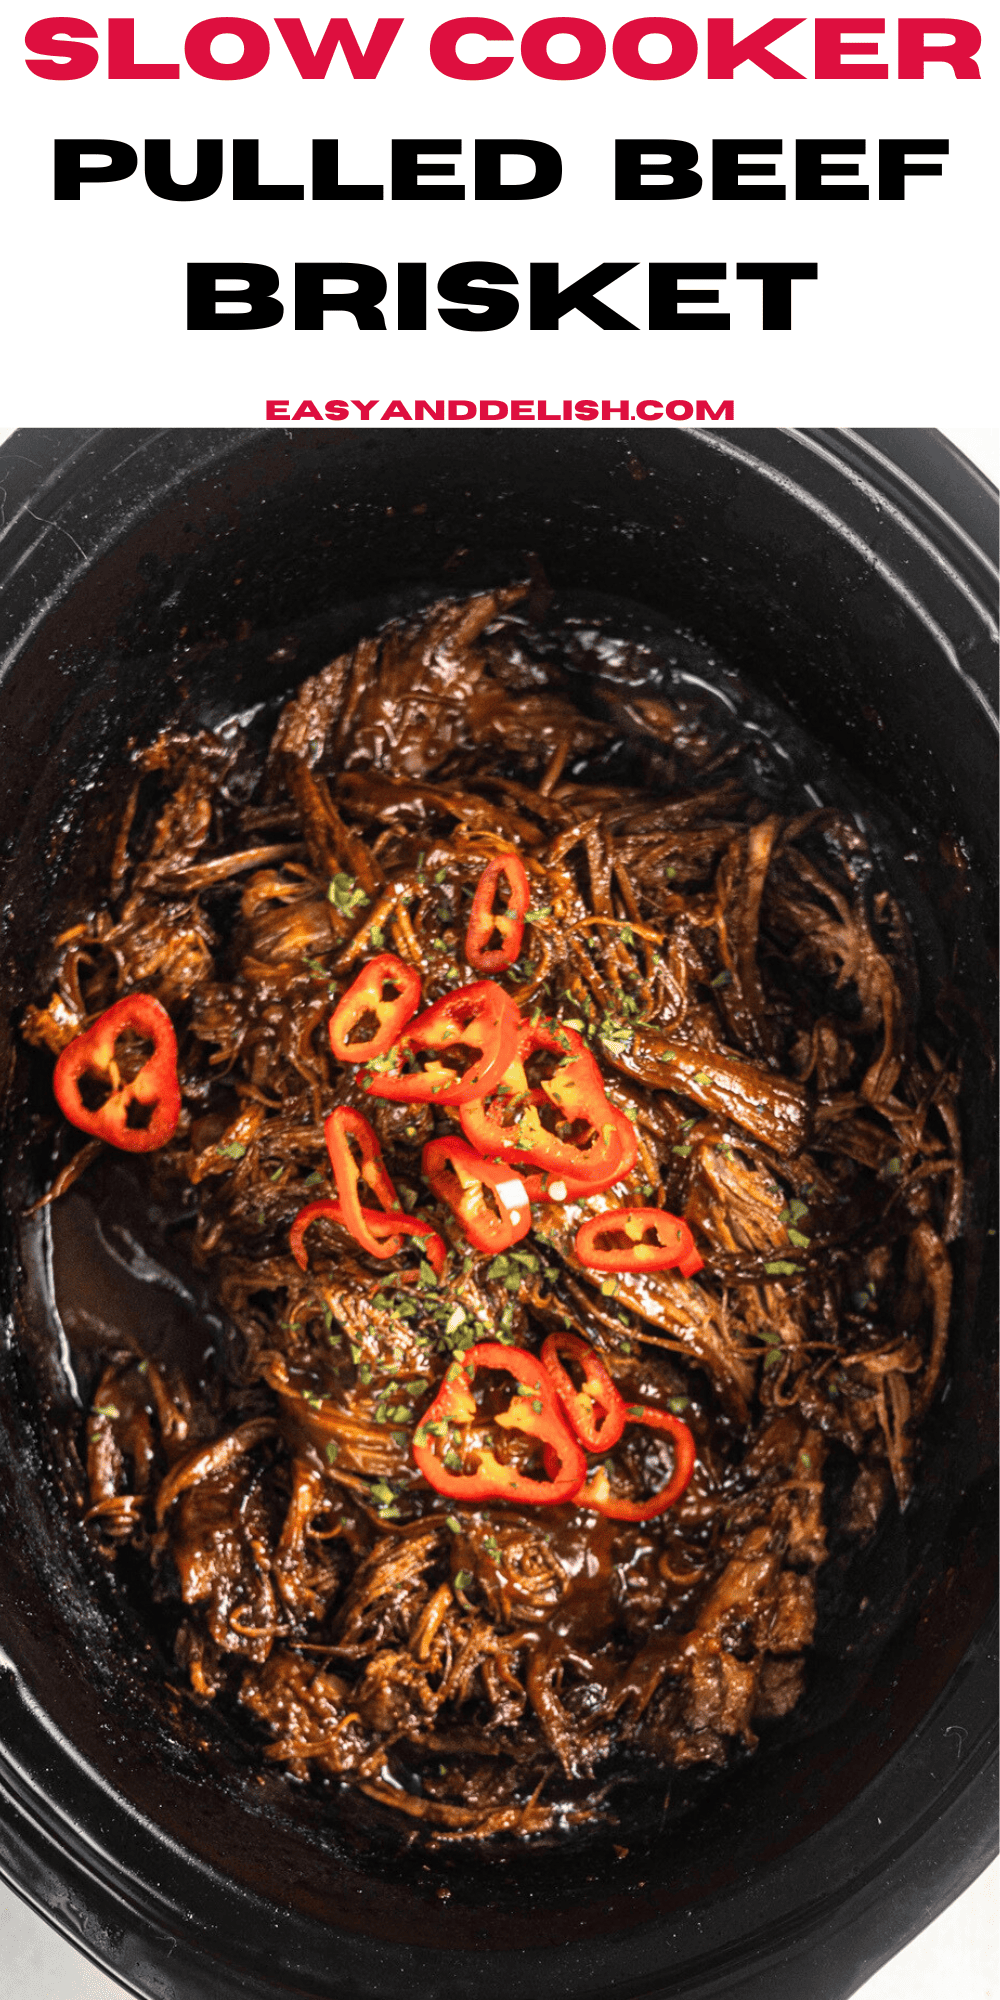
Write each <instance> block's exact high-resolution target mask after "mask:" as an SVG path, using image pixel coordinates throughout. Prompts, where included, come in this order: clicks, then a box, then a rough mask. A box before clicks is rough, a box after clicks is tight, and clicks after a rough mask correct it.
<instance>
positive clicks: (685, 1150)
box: [670, 1146, 693, 1160]
mask: <svg viewBox="0 0 1000 2000" xmlns="http://www.w3.org/2000/svg"><path fill="white" fill-rule="evenodd" d="M670 1150H671V1152H672V1153H679V1154H680V1157H681V1159H682V1160H686V1159H687V1157H688V1154H689V1153H691V1152H692V1151H693V1148H692V1147H691V1146H671V1148H670Z"/></svg>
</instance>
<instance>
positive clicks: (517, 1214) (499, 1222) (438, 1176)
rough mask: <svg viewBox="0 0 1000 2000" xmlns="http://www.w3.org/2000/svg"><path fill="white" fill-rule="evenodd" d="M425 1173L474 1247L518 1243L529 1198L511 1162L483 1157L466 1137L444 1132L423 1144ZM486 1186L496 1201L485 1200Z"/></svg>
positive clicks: (527, 1222) (492, 1249)
mask: <svg viewBox="0 0 1000 2000" xmlns="http://www.w3.org/2000/svg"><path fill="white" fill-rule="evenodd" d="M421 1164H422V1166H423V1170H424V1178H425V1179H426V1180H427V1181H429V1182H430V1185H431V1187H432V1189H433V1191H434V1193H435V1194H436V1195H437V1197H438V1200H439V1201H443V1202H444V1204H445V1206H446V1207H447V1208H450V1209H451V1212H452V1214H453V1215H455V1216H457V1218H458V1220H459V1222H460V1223H461V1225H462V1228H463V1230H464V1231H465V1234H466V1237H467V1238H468V1240H469V1242H470V1243H471V1244H472V1246H473V1248H474V1249H476V1250H486V1251H488V1252H489V1254H490V1256H494V1257H495V1256H496V1255H497V1254H498V1252H499V1251H501V1250H509V1249H510V1247H511V1245H512V1244H513V1243H520V1241H521V1238H522V1236H527V1234H528V1231H529V1229H530V1228H531V1203H530V1202H529V1200H528V1192H527V1189H526V1187H525V1185H524V1182H523V1181H522V1180H521V1178H520V1176H519V1175H518V1172H517V1169H516V1168H515V1167H510V1166H508V1165H507V1163H506V1161H503V1160H484V1159H482V1158H481V1156H480V1154H479V1153H476V1152H474V1151H473V1149H472V1147H471V1146H467V1145H466V1143H465V1140H464V1139H459V1138H457V1137H453V1136H451V1135H450V1134H446V1135H445V1136H444V1138H442V1139H431V1140H429V1141H428V1143H427V1145H426V1146H425V1147H424V1150H423V1155H422V1161H421ZM487 1188H489V1189H490V1190H491V1192H492V1194H493V1196H494V1197H495V1202H496V1206H495V1207H493V1206H491V1204H490V1202H489V1201H488V1200H487V1196H486V1190H487Z"/></svg>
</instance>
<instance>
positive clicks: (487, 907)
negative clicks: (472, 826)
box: [465, 854, 531, 973]
mask: <svg viewBox="0 0 1000 2000" xmlns="http://www.w3.org/2000/svg"><path fill="white" fill-rule="evenodd" d="M501 876H503V877H504V879H505V880H506V883H507V888H508V891H509V900H508V903H507V907H506V909H502V910H498V909H494V907H493V905H494V900H495V898H496V893H497V889H498V887H499V883H500V877H501ZM530 901H531V887H530V884H529V882H528V877H527V874H526V872H525V867H524V862H523V861H522V860H521V857H520V855H519V854H495V855H494V857H493V859H492V861H490V862H489V863H488V864H487V866H486V867H485V868H484V869H483V872H482V874H481V875H480V877H479V881H478V883H477V884H476V893H475V895H474V897H473V899H472V909H471V911H470V913H469V925H468V929H467V931H466V934H465V956H466V958H467V959H468V961H469V964H470V965H471V966H472V968H473V971H474V972H487V973H492V972H506V971H507V969H508V967H509V966H511V965H513V964H514V961H515V959H516V958H517V955H518V952H519V951H520V949H521V939H522V938H523V936H524V919H525V915H526V913H527V909H528V904H529V903H530ZM497 934H499V937H500V944H499V946H498V947H496V948H494V949H492V950H491V949H490V939H491V937H494V936H496V935H497Z"/></svg>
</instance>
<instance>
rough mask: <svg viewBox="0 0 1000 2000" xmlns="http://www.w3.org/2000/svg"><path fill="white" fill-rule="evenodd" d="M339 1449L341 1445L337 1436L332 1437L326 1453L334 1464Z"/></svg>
mask: <svg viewBox="0 0 1000 2000" xmlns="http://www.w3.org/2000/svg"><path fill="white" fill-rule="evenodd" d="M339 1450H340V1446H339V1445H338V1443H337V1440H336V1438H330V1439H329V1441H328V1443H327V1447H326V1455H327V1458H328V1459H329V1461H330V1464H331V1465H332V1464H333V1461H334V1459H335V1458H336V1456H337V1453H338V1451H339Z"/></svg>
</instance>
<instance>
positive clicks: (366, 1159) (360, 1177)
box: [323, 1104, 405, 1257]
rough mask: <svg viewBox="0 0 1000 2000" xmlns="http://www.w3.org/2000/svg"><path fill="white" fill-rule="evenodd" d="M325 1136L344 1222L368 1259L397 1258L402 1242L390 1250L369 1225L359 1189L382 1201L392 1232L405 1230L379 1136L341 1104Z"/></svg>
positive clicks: (333, 1115)
mask: <svg viewBox="0 0 1000 2000" xmlns="http://www.w3.org/2000/svg"><path fill="white" fill-rule="evenodd" d="M323 1136H324V1138H325V1139H326V1150H327V1152H328V1153H329V1155H330V1165H331V1167H332V1168H333V1178H334V1180H335V1181H336V1183H337V1193H338V1195H339V1196H340V1200H341V1203H342V1205H343V1210H344V1221H345V1222H346V1224H347V1227H348V1229H349V1230H350V1232H351V1235H352V1236H354V1237H356V1239H357V1241H358V1242H359V1243H360V1244H361V1246H362V1248H363V1249H365V1250H367V1251H368V1253H369V1256H371V1257H395V1256H396V1254H397V1252H398V1250H399V1249H400V1247H401V1246H400V1243H399V1242H398V1241H395V1239H393V1242H394V1247H389V1246H388V1245H387V1244H386V1241H385V1237H384V1235H383V1236H382V1237H381V1238H380V1237H379V1236H377V1235H376V1234H375V1231H374V1230H373V1229H371V1228H370V1227H369V1225H368V1223H367V1222H366V1220H365V1215H366V1211H365V1209H363V1208H362V1206H361V1194H360V1189H361V1186H362V1184H363V1185H364V1186H365V1187H366V1188H370V1189H371V1191H372V1193H373V1194H374V1195H375V1196H376V1197H377V1199H378V1200H379V1201H380V1202H381V1204H382V1210H383V1211H384V1212H385V1213H386V1214H387V1215H388V1216H389V1217H390V1218H391V1222H392V1227H393V1229H396V1228H400V1229H401V1228H402V1225H403V1220H404V1217H405V1210H404V1208H403V1204H402V1202H401V1201H400V1199H399V1196H398V1194H397V1193H396V1190H395V1188H394V1187H393V1184H392V1181H391V1180H390V1178H389V1175H388V1173H387V1172H386V1168H385V1162H384V1161H383V1159H382V1148H381V1146H380V1145H379V1142H378V1135H377V1134H376V1133H375V1132H374V1131H373V1130H372V1127H371V1126H370V1125H369V1123H368V1120H367V1118H365V1117H364V1116H363V1115H362V1113H361V1112H360V1111H354V1110H352V1108H351V1106H350V1105H349V1104H338V1106H337V1109H336V1111H331V1113H330V1115H329V1117H328V1118H327V1119H326V1121H325V1123H324V1126H323ZM352 1139H353V1140H354V1142H355V1144H356V1145H357V1147H358V1150H359V1152H360V1154H361V1159H360V1162H359V1161H358V1160H356V1159H355V1157H354V1154H353V1153H352V1151H351V1147H350V1141H351V1140H352Z"/></svg>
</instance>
